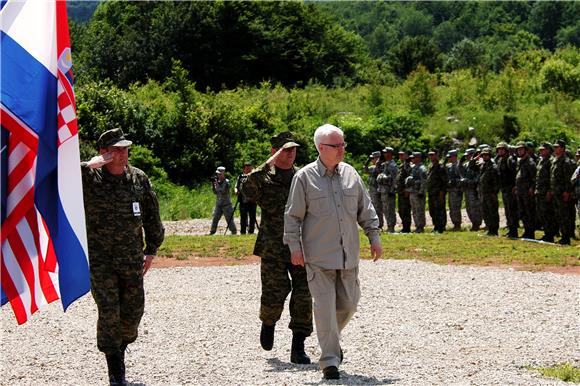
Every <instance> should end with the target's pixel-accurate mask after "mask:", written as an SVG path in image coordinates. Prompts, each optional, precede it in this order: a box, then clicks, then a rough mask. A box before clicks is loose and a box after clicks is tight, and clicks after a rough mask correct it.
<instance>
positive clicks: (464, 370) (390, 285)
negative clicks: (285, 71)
mask: <svg viewBox="0 0 580 386" xmlns="http://www.w3.org/2000/svg"><path fill="white" fill-rule="evenodd" d="M360 277H361V286H362V299H361V302H360V307H359V311H358V313H357V314H356V315H355V317H354V319H353V320H352V321H351V323H350V324H349V325H348V326H347V328H346V330H345V331H344V334H343V340H342V345H343V348H344V352H345V362H344V363H343V365H342V366H341V369H340V370H341V373H342V379H341V380H340V381H328V382H327V381H324V380H322V376H321V372H320V370H319V368H318V366H317V364H316V361H317V358H318V355H319V354H320V351H319V349H318V345H317V340H316V337H315V336H314V335H313V336H312V337H311V338H309V339H307V341H306V350H307V353H308V354H309V355H310V356H311V357H312V358H313V359H314V362H315V364H312V365H302V366H299V365H292V364H291V363H289V354H290V353H289V349H290V340H291V333H290V331H289V330H288V329H287V328H286V326H287V324H288V312H287V311H285V312H284V314H283V318H282V320H281V321H280V322H279V323H278V326H277V330H276V341H275V346H274V350H273V351H271V352H265V351H263V350H262V349H261V348H260V345H259V341H258V334H259V328H260V323H259V320H258V318H257V314H258V305H259V291H260V284H259V266H258V265H255V264H254V265H246V266H230V267H204V268H169V269H155V270H152V271H151V272H150V273H149V274H148V275H147V277H146V297H147V305H146V311H145V315H144V317H143V321H142V323H141V328H140V337H139V339H138V340H137V342H136V343H134V344H132V345H131V346H130V352H128V353H127V366H128V371H127V378H128V380H129V381H131V382H132V385H188V384H196V385H258V384H264V385H298V384H307V385H315V384H321V383H322V384H375V385H378V384H392V385H526V386H528V385H569V384H567V383H564V382H561V381H558V380H553V379H548V378H544V377H542V376H540V375H539V374H537V373H535V372H532V371H529V370H526V369H525V366H527V365H542V366H549V365H553V364H555V363H560V362H572V363H573V364H575V365H576V366H578V365H580V350H579V338H580V323H579V321H580V320H579V318H580V304H579V299H580V297H579V295H580V285H579V284H580V283H579V280H578V276H572V275H558V274H553V273H530V272H518V271H513V270H504V269H497V268H480V267H477V268H476V267H459V266H439V265H434V264H430V263H423V262H416V261H390V260H385V261H380V262H378V263H371V262H368V261H363V262H362V263H361V271H360ZM0 321H1V325H2V335H1V336H0V339H1V344H0V350H1V353H2V355H1V359H0V364H1V368H0V374H1V375H0V384H2V385H105V384H106V383H107V380H106V365H105V361H104V356H103V355H102V354H100V353H99V352H98V351H97V349H96V344H95V324H96V307H95V305H94V302H93V300H92V298H91V297H90V295H87V296H85V297H84V298H83V299H81V300H80V301H78V302H76V303H74V304H73V305H72V306H71V307H70V309H69V310H68V311H67V312H66V313H62V311H61V310H60V305H58V304H52V305H49V306H48V307H45V308H44V309H42V310H41V311H39V312H38V313H37V314H35V315H34V316H33V317H32V320H30V321H29V322H28V323H26V324H25V325H23V326H17V325H16V322H15V320H14V317H13V315H12V311H11V310H10V309H9V308H6V307H4V308H2V311H1V312H0Z"/></svg>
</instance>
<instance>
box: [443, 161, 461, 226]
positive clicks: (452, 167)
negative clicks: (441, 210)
mask: <svg viewBox="0 0 580 386" xmlns="http://www.w3.org/2000/svg"><path fill="white" fill-rule="evenodd" d="M447 158H448V160H449V163H447V165H446V166H445V167H446V169H447V193H448V196H447V200H448V202H449V217H450V218H451V222H452V223H453V230H454V231H460V230H461V202H462V201H463V191H462V190H461V165H460V163H459V160H458V159H457V150H450V151H449V152H448V153H447Z"/></svg>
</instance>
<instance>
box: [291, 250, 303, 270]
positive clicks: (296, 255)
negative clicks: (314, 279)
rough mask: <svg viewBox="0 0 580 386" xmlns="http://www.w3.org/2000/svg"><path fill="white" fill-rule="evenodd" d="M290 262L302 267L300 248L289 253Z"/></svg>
mask: <svg viewBox="0 0 580 386" xmlns="http://www.w3.org/2000/svg"><path fill="white" fill-rule="evenodd" d="M290 262H291V263H292V264H293V265H299V266H301V267H304V255H303V254H302V250H297V251H294V252H292V254H291V255H290Z"/></svg>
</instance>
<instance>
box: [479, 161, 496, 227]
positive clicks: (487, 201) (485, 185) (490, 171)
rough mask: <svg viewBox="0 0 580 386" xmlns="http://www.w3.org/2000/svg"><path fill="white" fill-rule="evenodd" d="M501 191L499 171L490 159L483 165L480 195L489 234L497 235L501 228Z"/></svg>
mask: <svg viewBox="0 0 580 386" xmlns="http://www.w3.org/2000/svg"><path fill="white" fill-rule="evenodd" d="M498 191H499V173H498V171H497V167H496V166H495V164H494V162H493V161H492V160H491V159H489V160H488V161H484V162H483V164H482V165H481V173H480V175H479V197H480V198H481V206H482V210H483V220H484V221H485V225H486V226H487V233H488V234H489V235H494V236H497V234H498V229H499V213H498V202H497V193H498Z"/></svg>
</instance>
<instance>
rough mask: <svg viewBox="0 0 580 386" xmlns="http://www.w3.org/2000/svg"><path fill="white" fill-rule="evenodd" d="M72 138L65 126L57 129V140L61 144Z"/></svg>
mask: <svg viewBox="0 0 580 386" xmlns="http://www.w3.org/2000/svg"><path fill="white" fill-rule="evenodd" d="M70 137H72V133H71V132H70V129H69V128H68V126H67V125H63V126H62V127H61V128H59V129H58V140H59V141H60V142H61V143H62V142H64V141H66V140H67V139H69V138H70Z"/></svg>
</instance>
